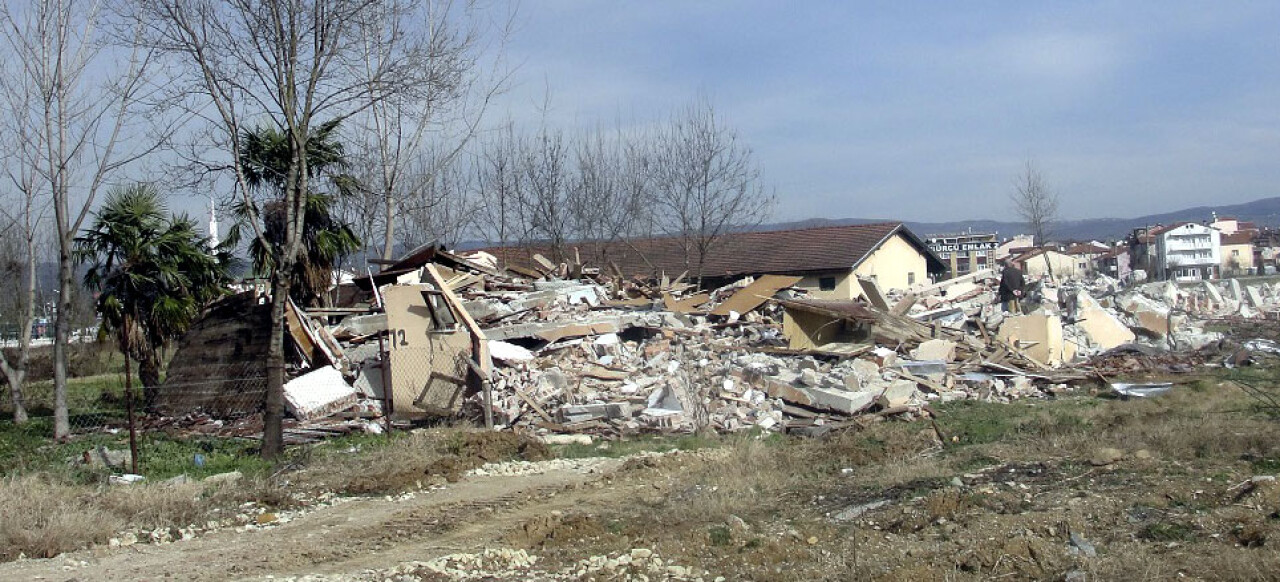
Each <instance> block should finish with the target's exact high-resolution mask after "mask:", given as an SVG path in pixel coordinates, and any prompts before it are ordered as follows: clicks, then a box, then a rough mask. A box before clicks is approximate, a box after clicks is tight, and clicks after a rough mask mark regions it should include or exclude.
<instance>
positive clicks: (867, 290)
mask: <svg viewBox="0 0 1280 582" xmlns="http://www.w3.org/2000/svg"><path fill="white" fill-rule="evenodd" d="M858 285H859V286H861V287H862V294H863V296H865V297H866V298H867V301H870V302H871V305H874V306H875V308H876V309H879V310H881V311H889V302H888V301H887V300H886V299H885V298H884V293H881V292H880V285H877V284H876V281H875V279H870V278H867V277H858Z"/></svg>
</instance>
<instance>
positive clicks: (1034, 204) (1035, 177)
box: [1009, 160, 1058, 245]
mask: <svg viewBox="0 0 1280 582" xmlns="http://www.w3.org/2000/svg"><path fill="white" fill-rule="evenodd" d="M1009 198H1010V200H1011V201H1012V202H1013V208H1014V211H1015V212H1017V213H1018V216H1019V217H1020V218H1022V220H1023V221H1024V222H1026V223H1027V228H1029V229H1031V234H1032V235H1034V236H1035V244H1036V245H1043V244H1045V242H1047V241H1046V238H1047V237H1048V235H1049V228H1050V225H1051V224H1052V223H1053V221H1054V219H1056V218H1057V216H1058V194H1057V193H1055V192H1054V191H1053V190H1051V189H1050V188H1049V185H1048V184H1047V183H1046V182H1045V179H1044V174H1042V173H1041V172H1040V168H1039V167H1037V166H1036V163H1035V162H1034V161H1032V160H1027V161H1026V164H1025V165H1024V166H1023V170H1022V172H1021V173H1020V174H1018V176H1017V177H1016V178H1014V180H1013V192H1011V193H1010V195H1009Z"/></svg>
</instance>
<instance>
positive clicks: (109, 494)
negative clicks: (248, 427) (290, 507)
mask: <svg viewBox="0 0 1280 582" xmlns="http://www.w3.org/2000/svg"><path fill="white" fill-rule="evenodd" d="M246 501H255V502H259V503H267V504H271V505H274V506H281V505H287V504H288V503H289V498H288V496H287V495H286V494H285V492H284V491H283V490H281V489H280V488H279V487H276V486H273V485H270V484H268V483H267V482H265V481H263V480H259V479H253V478H244V479H241V480H240V481H238V482H236V483H234V484H221V485H204V484H201V483H186V484H179V485H164V484H145V485H142V484H139V485H130V486H111V487H106V488H102V487H93V486H85V485H79V484H68V483H66V482H65V481H64V480H62V479H61V478H59V477H56V476H53V475H50V474H47V473H43V474H42V473H32V474H26V475H22V476H17V477H10V478H7V479H4V480H2V481H0V561H7V560H13V559H16V558H17V557H18V556H19V555H26V556H28V557H42V558H47V557H52V556H56V555H58V554H60V553H62V552H67V551H71V550H77V549H80V548H83V547H86V546H90V545H94V544H102V543H105V542H106V541H107V540H108V539H110V537H111V536H112V535H113V534H115V533H118V532H120V531H122V530H125V529H134V528H137V529H154V528H160V527H186V526H190V525H198V524H202V523H204V521H205V520H207V519H208V518H209V517H210V516H211V515H213V513H214V512H215V510H218V509H225V508H234V507H236V506H238V505H240V504H241V503H244V502H246Z"/></svg>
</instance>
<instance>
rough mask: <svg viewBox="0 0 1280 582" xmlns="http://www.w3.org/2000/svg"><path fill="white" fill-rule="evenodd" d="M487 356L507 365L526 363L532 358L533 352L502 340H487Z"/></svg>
mask: <svg viewBox="0 0 1280 582" xmlns="http://www.w3.org/2000/svg"><path fill="white" fill-rule="evenodd" d="M489 355H490V356H491V357H492V358H493V359H495V360H500V361H503V362H508V363H519V362H528V361H531V360H533V358H534V355H533V352H531V351H529V350H527V349H525V348H522V347H520V346H518V345H515V344H513V343H508V342H504V341H502V340H489Z"/></svg>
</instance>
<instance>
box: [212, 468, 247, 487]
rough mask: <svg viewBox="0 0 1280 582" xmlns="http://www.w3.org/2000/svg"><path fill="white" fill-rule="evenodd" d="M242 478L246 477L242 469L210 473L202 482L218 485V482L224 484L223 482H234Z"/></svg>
mask: <svg viewBox="0 0 1280 582" xmlns="http://www.w3.org/2000/svg"><path fill="white" fill-rule="evenodd" d="M242 478H244V474H243V473H241V472H240V471H231V472H228V473H218V474H216V475H209V476H208V477H205V478H204V479H203V481H202V482H203V483H206V484H209V485H217V484H223V483H229V484H234V483H237V482H239V481H240V479H242Z"/></svg>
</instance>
